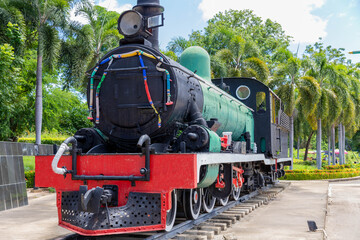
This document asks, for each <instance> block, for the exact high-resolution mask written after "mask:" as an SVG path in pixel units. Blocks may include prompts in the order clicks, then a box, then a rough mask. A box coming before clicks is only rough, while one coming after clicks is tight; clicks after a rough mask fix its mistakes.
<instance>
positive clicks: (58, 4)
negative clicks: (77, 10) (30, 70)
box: [4, 0, 75, 144]
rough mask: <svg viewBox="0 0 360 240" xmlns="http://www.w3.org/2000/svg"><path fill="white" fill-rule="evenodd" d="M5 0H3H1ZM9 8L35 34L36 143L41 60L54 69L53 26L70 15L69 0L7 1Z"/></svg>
mask: <svg viewBox="0 0 360 240" xmlns="http://www.w3.org/2000/svg"><path fill="white" fill-rule="evenodd" d="M4 1H5V0H4ZM6 1H7V3H6V6H8V8H16V9H18V10H19V11H20V12H21V13H22V15H23V16H24V20H25V24H26V25H27V28H28V29H29V30H30V31H31V32H32V33H33V35H34V36H36V37H37V67H36V100H35V126H36V144H40V143H41V128H42V112H43V103H42V92H43V91H42V78H43V60H45V61H44V62H45V66H46V67H48V68H49V69H53V68H54V66H55V64H56V62H57V59H58V56H59V50H60V40H59V35H58V30H57V29H56V27H63V26H64V25H65V24H66V20H67V18H68V16H69V10H70V8H71V3H73V2H75V1H66V0H29V1H22V0H11V1H10V0H6ZM34 36H33V37H34Z"/></svg>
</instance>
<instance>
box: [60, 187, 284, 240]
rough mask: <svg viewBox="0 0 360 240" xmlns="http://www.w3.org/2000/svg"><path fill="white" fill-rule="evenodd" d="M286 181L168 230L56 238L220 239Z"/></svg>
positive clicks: (273, 194) (278, 189)
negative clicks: (228, 229) (221, 235)
mask: <svg viewBox="0 0 360 240" xmlns="http://www.w3.org/2000/svg"><path fill="white" fill-rule="evenodd" d="M289 185H290V183H278V184H276V185H271V186H267V187H265V188H263V189H259V190H256V191H254V192H251V193H249V194H246V195H244V196H241V197H240V198H239V200H237V201H230V202H229V203H228V204H227V205H226V206H222V207H217V208H215V209H214V210H213V211H212V212H210V213H206V214H202V215H200V216H199V218H198V219H196V220H186V219H177V221H176V222H175V225H174V227H173V229H172V230H171V231H170V232H146V233H133V234H122V235H112V236H104V237H86V236H81V235H78V234H71V235H68V236H65V237H62V238H57V239H55V240H95V239H96V240H107V239H111V240H125V239H126V240H139V239H148V240H155V239H179V240H183V239H193V240H195V239H197V240H205V239H215V238H217V239H223V238H222V237H217V236H218V235H220V234H221V232H222V231H225V230H226V229H227V228H229V227H231V225H232V224H235V223H236V222H238V221H240V220H241V218H244V217H246V215H248V214H251V212H252V211H254V210H255V209H257V208H258V207H261V206H262V205H267V204H269V202H270V201H271V200H273V199H274V198H275V196H276V195H277V194H279V193H280V192H282V191H283V190H284V189H285V188H287V187H288V186H289Z"/></svg>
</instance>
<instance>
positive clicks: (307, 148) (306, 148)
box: [304, 131, 314, 161]
mask: <svg viewBox="0 0 360 240" xmlns="http://www.w3.org/2000/svg"><path fill="white" fill-rule="evenodd" d="M313 134H314V131H312V132H311V133H310V136H309V138H308V140H307V142H306V147H305V155H304V161H306V160H307V155H308V150H309V145H310V141H311V137H312V135H313Z"/></svg>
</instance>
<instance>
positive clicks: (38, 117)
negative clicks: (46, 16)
mask: <svg viewBox="0 0 360 240" xmlns="http://www.w3.org/2000/svg"><path fill="white" fill-rule="evenodd" d="M42 60H43V49H42V35H41V27H39V29H38V49H37V66H36V97H35V133H36V141H35V144H37V145H38V144H41V126H42V113H43V102H42V100H43V99H42Z"/></svg>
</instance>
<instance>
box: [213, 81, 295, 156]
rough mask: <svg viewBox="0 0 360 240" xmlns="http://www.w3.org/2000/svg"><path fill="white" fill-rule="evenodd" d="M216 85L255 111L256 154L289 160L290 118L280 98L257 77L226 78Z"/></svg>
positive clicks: (216, 82)
mask: <svg viewBox="0 0 360 240" xmlns="http://www.w3.org/2000/svg"><path fill="white" fill-rule="evenodd" d="M213 82H214V83H215V84H216V85H217V86H220V87H222V88H227V89H226V90H228V91H229V93H230V94H231V95H232V96H233V97H235V98H237V99H239V100H240V101H241V102H243V103H244V104H245V105H246V106H248V107H250V108H252V109H253V110H254V112H253V117H254V125H255V127H254V141H255V143H256V145H257V152H258V153H263V154H265V156H266V157H267V158H287V157H288V137H289V133H290V119H289V116H287V115H286V114H285V113H284V111H283V105H282V102H281V99H280V98H279V97H278V96H277V95H276V94H275V93H274V92H273V91H272V90H271V89H270V88H269V87H268V86H266V85H265V84H264V83H262V82H260V81H258V80H256V79H254V78H223V79H214V80H213Z"/></svg>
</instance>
